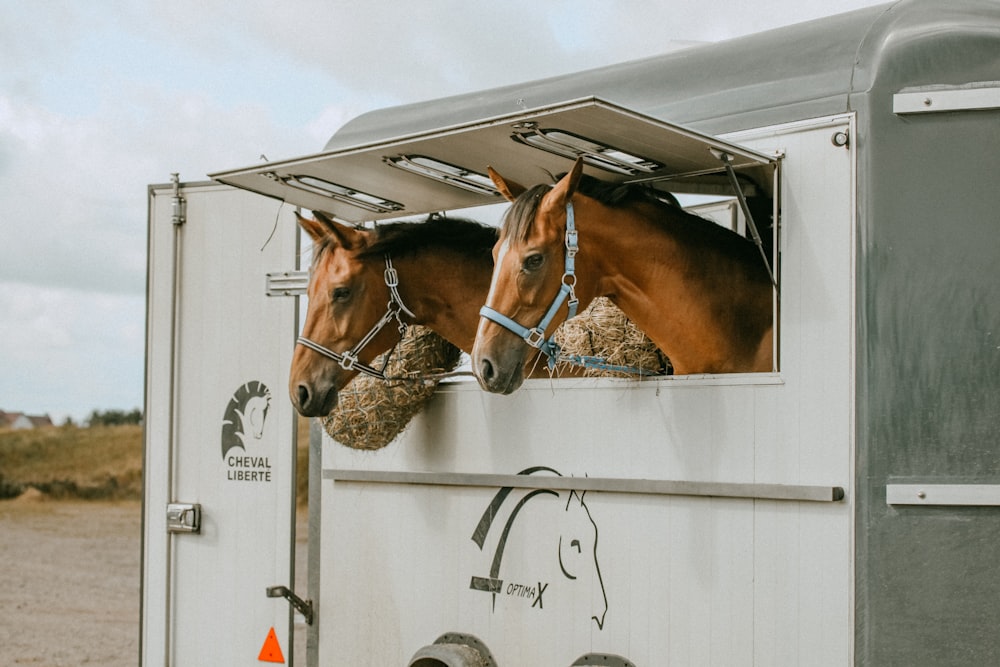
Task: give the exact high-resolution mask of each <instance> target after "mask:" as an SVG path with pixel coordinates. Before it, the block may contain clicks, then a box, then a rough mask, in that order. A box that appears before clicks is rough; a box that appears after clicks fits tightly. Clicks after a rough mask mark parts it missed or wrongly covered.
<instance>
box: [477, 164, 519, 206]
mask: <svg viewBox="0 0 1000 667" xmlns="http://www.w3.org/2000/svg"><path fill="white" fill-rule="evenodd" d="M486 171H487V173H488V174H489V175H490V180H491V181H493V185H495V186H497V190H499V191H500V194H502V195H503V196H504V197H505V198H506V199H507V201H510V202H512V201H514V200H515V199H517V198H518V197H519V196H520V195H521V193H522V192H524V191H525V190H527V189H528V188H526V187H524V186H523V185H521V184H520V183H516V182H514V181H508V180H507V179H505V178H504V177H503V176H501V175H500V174H499V173H497V172H496V171H495V170H494V169H493V167H486Z"/></svg>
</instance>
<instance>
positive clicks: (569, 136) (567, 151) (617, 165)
mask: <svg viewBox="0 0 1000 667" xmlns="http://www.w3.org/2000/svg"><path fill="white" fill-rule="evenodd" d="M510 138H511V139H513V140H514V141H516V142H518V143H520V144H525V145H527V146H531V147H532V148H538V149H540V150H543V151H547V152H549V153H555V154H556V155H561V156H563V157H568V158H570V159H576V158H578V157H582V158H583V160H584V162H586V163H587V164H591V165H593V166H595V167H598V168H600V169H604V170H605V171H610V172H613V173H616V174H625V175H627V176H637V175H640V174H651V173H654V172H656V171H657V170H659V169H662V168H663V165H662V164H660V163H659V162H656V161H655V160H650V159H649V158H645V157H642V156H640V155H635V154H633V153H629V152H628V151H624V150H621V149H619V148H615V147H614V146H608V145H606V144H602V143H600V142H597V141H593V140H591V139H587V138H586V137H582V136H580V135H578V134H574V133H572V132H567V131H565V130H559V129H554V128H553V129H549V130H543V129H541V128H539V127H538V125H537V124H536V123H518V124H517V125H515V126H514V134H512V135H511V137H510Z"/></svg>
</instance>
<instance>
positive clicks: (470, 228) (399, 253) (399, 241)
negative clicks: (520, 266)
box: [358, 214, 499, 262]
mask: <svg viewBox="0 0 1000 667" xmlns="http://www.w3.org/2000/svg"><path fill="white" fill-rule="evenodd" d="M498 233H499V232H498V230H497V228H496V227H490V226H489V225H485V224H483V223H481V222H477V221H476V220H470V219H468V218H451V217H445V216H442V215H437V214H433V215H430V216H428V218H427V219H426V220H425V221H424V222H393V223H389V224H385V225H377V226H376V227H375V229H374V234H375V239H374V241H373V242H372V243H371V245H369V246H368V247H367V248H365V249H364V250H363V251H361V252H360V253H359V254H358V257H359V258H363V259H367V258H371V257H382V256H384V255H387V254H388V255H390V256H392V257H404V256H406V255H413V254H417V253H420V252H422V251H424V250H426V249H428V248H442V249H445V250H450V251H452V252H455V253H458V254H459V255H462V256H464V257H469V258H471V259H477V260H482V259H483V258H486V259H489V261H490V262H492V261H493V260H492V252H493V245H494V244H495V243H496V240H497V234H498Z"/></svg>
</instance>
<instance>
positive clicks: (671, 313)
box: [472, 160, 773, 394]
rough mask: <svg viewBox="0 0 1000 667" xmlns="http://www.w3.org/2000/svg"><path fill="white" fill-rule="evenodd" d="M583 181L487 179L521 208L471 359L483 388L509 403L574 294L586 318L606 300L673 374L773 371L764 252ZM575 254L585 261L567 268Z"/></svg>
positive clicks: (508, 227) (577, 170) (498, 263)
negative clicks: (531, 355) (535, 350)
mask: <svg viewBox="0 0 1000 667" xmlns="http://www.w3.org/2000/svg"><path fill="white" fill-rule="evenodd" d="M582 170H583V163H582V161H580V160H577V162H576V164H575V165H574V166H573V169H572V170H571V171H570V172H569V173H567V174H566V175H565V176H564V177H562V178H561V179H560V180H559V181H558V182H557V183H556V184H555V185H554V186H549V185H538V186H535V187H533V188H531V189H525V188H524V187H522V186H520V185H517V184H516V183H512V182H509V181H505V180H504V179H503V177H502V176H500V175H499V174H497V173H496V172H495V171H493V170H492V169H491V170H490V176H491V177H492V178H493V181H494V183H495V184H496V185H497V187H498V188H499V189H500V191H501V192H503V194H504V196H506V197H507V199H508V200H510V201H512V202H513V204H512V206H511V207H510V209H508V211H507V213H506V216H505V218H504V223H503V226H502V229H501V234H500V238H499V240H498V241H497V244H496V246H495V249H494V273H493V280H492V282H491V285H490V292H489V296H488V298H487V301H486V307H484V308H483V311H482V312H483V319H481V320H480V323H479V329H478V332H477V334H476V342H475V345H474V347H473V353H472V369H473V372H474V373H475V374H476V377H477V378H478V379H479V383H480V384H481V385H482V386H483V388H484V389H486V390H488V391H491V392H496V393H503V394H508V393H510V392H512V391H514V390H516V389H517V388H518V387H519V386H520V385H521V382H522V380H523V374H522V372H521V369H522V368H523V366H524V359H525V357H526V356H527V354H528V352H529V350H531V347H529V344H528V343H529V341H530V342H531V343H532V346H534V347H539V346H541V347H542V348H543V349H544V345H545V342H544V341H545V338H547V337H549V336H551V333H552V331H554V330H555V328H556V327H557V326H558V325H559V324H560V323H561V322H562V321H563V320H565V318H566V316H567V313H568V312H570V311H569V309H568V307H567V306H566V305H556V303H557V302H554V301H553V298H554V296H555V295H557V294H559V293H567V292H568V293H569V294H568V297H567V298H566V300H567V301H571V300H572V299H573V298H574V297H575V298H577V299H578V300H579V304H578V306H577V309H578V310H579V311H582V310H583V309H584V308H586V307H587V305H588V304H589V303H590V302H591V300H593V299H594V298H596V297H598V296H607V297H609V298H610V299H611V301H612V302H614V303H615V304H616V305H617V306H618V307H619V308H621V309H622V311H623V312H624V313H625V314H626V315H627V316H628V317H629V319H631V320H632V321H633V322H634V323H635V324H636V326H638V327H639V328H640V329H641V330H642V331H644V332H645V333H646V335H648V336H649V338H650V339H651V340H652V341H653V342H654V343H655V344H656V346H657V347H659V348H660V349H661V350H663V352H664V353H665V354H666V355H667V356H668V357H669V358H670V361H671V362H672V364H673V367H674V373H675V374H691V373H732V372H751V371H771V370H773V364H772V325H773V322H772V295H773V291H772V289H773V288H772V284H771V280H770V275H769V273H768V270H767V268H766V266H765V264H764V262H763V261H762V259H761V257H760V255H759V252H758V250H757V247H756V246H755V245H754V244H753V243H752V242H751V241H749V240H747V239H745V238H743V237H742V236H740V235H738V234H736V233H734V232H731V231H729V230H727V229H724V228H723V227H720V226H719V225H716V224H714V223H712V222H710V221H708V220H704V219H702V218H699V217H697V216H695V215H691V214H689V213H686V212H685V211H683V210H682V209H681V208H679V207H677V206H672V205H669V204H666V203H664V202H662V201H660V200H658V199H657V198H656V197H654V196H653V195H652V194H651V193H650V191H649V190H648V189H646V188H641V187H638V186H628V185H623V186H608V185H606V184H599V183H600V182H598V181H596V179H590V178H587V179H586V181H584V186H582V187H581V180H582V178H583V177H582ZM578 187H580V189H579V191H578ZM570 216H572V217H570ZM568 220H572V226H573V227H574V228H575V233H574V232H573V230H570V233H569V234H567V221H568ZM571 237H572V238H571ZM570 246H575V247H576V248H578V250H576V251H575V252H576V253H578V254H575V257H573V256H572V255H570V256H571V257H572V259H571V260H570V262H569V263H567V261H566V260H567V254H568V253H567V251H566V248H567V247H570ZM574 265H575V266H574ZM501 322H503V323H501ZM536 322H537V323H539V325H538V326H533V325H535V323H536ZM539 341H542V342H541V343H539Z"/></svg>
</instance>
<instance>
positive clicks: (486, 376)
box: [479, 359, 493, 382]
mask: <svg viewBox="0 0 1000 667" xmlns="http://www.w3.org/2000/svg"><path fill="white" fill-rule="evenodd" d="M479 377H481V378H482V379H483V381H485V382H490V381H492V380H493V364H491V363H490V360H489V359H483V360H482V361H480V362H479Z"/></svg>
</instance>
